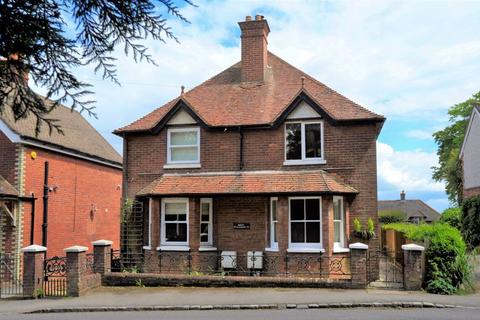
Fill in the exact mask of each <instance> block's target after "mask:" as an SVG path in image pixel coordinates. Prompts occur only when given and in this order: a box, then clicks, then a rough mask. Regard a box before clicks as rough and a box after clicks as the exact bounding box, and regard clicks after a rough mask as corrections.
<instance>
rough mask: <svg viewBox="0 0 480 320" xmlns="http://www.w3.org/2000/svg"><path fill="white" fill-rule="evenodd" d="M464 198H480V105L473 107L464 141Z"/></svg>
mask: <svg viewBox="0 0 480 320" xmlns="http://www.w3.org/2000/svg"><path fill="white" fill-rule="evenodd" d="M460 159H461V160H462V164H463V198H465V199H466V198H469V197H473V196H480V160H479V159H480V105H475V107H473V111H472V115H471V116H470V122H469V123H468V127H467V131H466V133H465V139H464V140H463V145H462V149H461V152H460Z"/></svg>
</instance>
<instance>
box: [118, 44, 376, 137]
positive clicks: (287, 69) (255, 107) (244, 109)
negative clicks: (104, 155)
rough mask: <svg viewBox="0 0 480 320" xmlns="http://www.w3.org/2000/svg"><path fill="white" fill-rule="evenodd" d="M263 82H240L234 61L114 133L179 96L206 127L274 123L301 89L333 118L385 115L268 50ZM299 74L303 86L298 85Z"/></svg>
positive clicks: (150, 120)
mask: <svg viewBox="0 0 480 320" xmlns="http://www.w3.org/2000/svg"><path fill="white" fill-rule="evenodd" d="M268 64H269V67H268V69H267V74H266V80H265V82H263V83H259V82H249V83H245V82H241V75H240V72H241V63H240V62H238V63H236V64H235V65H233V66H231V67H230V68H228V69H226V70H224V71H223V72H221V73H219V74H218V75H216V76H214V77H213V78H211V79H209V80H207V81H205V82H204V83H202V84H200V85H199V86H197V87H195V88H193V89H192V90H190V91H188V92H186V93H185V94H184V95H182V96H180V97H178V98H176V99H174V100H172V101H170V102H168V103H166V104H165V105H163V106H162V107H160V108H158V109H156V110H154V111H152V112H151V113H149V114H147V115H146V116H144V117H142V118H140V119H138V120H137V121H135V122H133V123H131V124H130V125H127V126H125V127H123V128H120V129H118V130H116V131H115V133H117V134H121V133H126V132H135V131H146V130H150V129H152V128H154V127H155V125H156V124H158V123H159V122H160V120H162V118H163V117H164V116H165V115H166V114H167V113H168V111H170V110H171V109H172V107H174V106H175V105H176V103H177V102H178V101H179V100H180V99H182V100H183V101H184V102H186V103H187V104H188V105H189V106H190V107H191V108H192V110H193V111H194V112H195V113H196V114H197V115H198V116H199V117H200V118H201V119H202V120H203V121H204V122H205V123H206V124H207V125H209V126H214V127H215V126H217V127H222V126H237V125H265V124H271V123H273V122H274V121H275V120H276V119H277V118H278V117H279V116H280V115H281V114H282V113H283V112H284V111H285V109H286V108H287V107H288V106H289V105H290V103H291V102H292V101H293V100H294V99H295V98H296V97H297V96H298V95H299V93H300V92H302V90H303V91H304V92H305V93H306V94H307V95H308V96H309V97H310V98H312V99H313V100H314V101H315V102H316V103H317V104H318V105H319V106H320V107H321V108H323V110H324V111H325V112H326V113H327V114H328V115H329V116H330V117H331V118H332V119H335V120H338V121H348V120H374V121H383V120H384V119H385V118H384V117H383V116H380V115H378V114H375V113H373V112H371V111H369V110H367V109H365V108H363V107H361V106H360V105H358V104H356V103H355V102H352V101H351V100H349V99H347V98H346V97H344V96H342V95H341V94H339V93H337V92H336V91H334V90H332V89H330V88H329V87H327V86H326V85H324V84H323V83H320V82H319V81H317V80H315V79H314V78H312V77H310V76H309V75H307V74H306V73H304V72H302V71H300V70H299V69H297V68H295V67H293V66H292V65H290V64H289V63H287V62H285V61H284V60H282V59H280V58H279V57H277V56H276V55H274V54H272V53H270V52H269V53H268ZM302 77H304V86H303V88H302Z"/></svg>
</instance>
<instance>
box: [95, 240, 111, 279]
mask: <svg viewBox="0 0 480 320" xmlns="http://www.w3.org/2000/svg"><path fill="white" fill-rule="evenodd" d="M112 243H113V242H112V241H110V240H97V241H93V242H92V245H93V271H94V272H96V273H100V274H105V273H106V272H110V271H111V269H112Z"/></svg>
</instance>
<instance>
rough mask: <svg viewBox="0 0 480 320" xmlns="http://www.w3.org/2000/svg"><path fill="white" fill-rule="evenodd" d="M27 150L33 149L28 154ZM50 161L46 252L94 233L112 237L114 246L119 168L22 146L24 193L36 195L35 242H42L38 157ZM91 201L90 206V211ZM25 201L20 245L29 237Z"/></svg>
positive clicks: (41, 164) (79, 242)
mask: <svg viewBox="0 0 480 320" xmlns="http://www.w3.org/2000/svg"><path fill="white" fill-rule="evenodd" d="M31 151H35V152H36V153H37V157H36V159H32V157H31V156H30V155H31ZM45 161H48V162H49V166H50V172H49V185H50V187H56V190H55V191H52V192H50V193H49V203H48V205H49V209H48V244H47V248H48V255H49V256H54V255H61V256H63V255H64V252H63V249H64V248H67V247H69V246H72V245H83V246H87V247H88V248H89V249H90V250H92V249H93V248H92V245H91V242H92V241H95V240H99V239H107V240H112V241H113V247H114V248H118V246H119V234H120V231H119V229H120V198H121V187H120V186H121V180H122V172H121V170H120V169H115V168H112V167H108V166H104V165H100V164H96V163H94V162H90V161H86V160H82V159H78V158H74V157H69V156H65V155H61V154H58V153H54V152H50V151H46V150H43V149H39V148H33V147H27V148H26V149H25V172H24V179H25V180H24V184H25V187H24V189H25V194H26V195H30V194H31V193H32V192H34V193H35V196H36V197H37V198H38V199H37V201H36V207H35V241H34V242H35V243H37V244H41V243H42V218H43V201H42V195H43V178H44V162H45ZM92 206H94V207H95V208H96V212H95V213H94V214H93V215H92V214H91V210H92ZM30 223H31V214H30V205H29V204H26V205H25V208H24V226H25V228H24V239H23V243H24V245H28V244H29V241H30Z"/></svg>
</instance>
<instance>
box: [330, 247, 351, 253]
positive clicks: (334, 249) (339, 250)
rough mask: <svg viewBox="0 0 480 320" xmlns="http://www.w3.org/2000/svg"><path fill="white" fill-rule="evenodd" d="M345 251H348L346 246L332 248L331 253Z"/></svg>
mask: <svg viewBox="0 0 480 320" xmlns="http://www.w3.org/2000/svg"><path fill="white" fill-rule="evenodd" d="M345 252H350V249H348V248H340V247H339V248H333V253H345Z"/></svg>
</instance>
